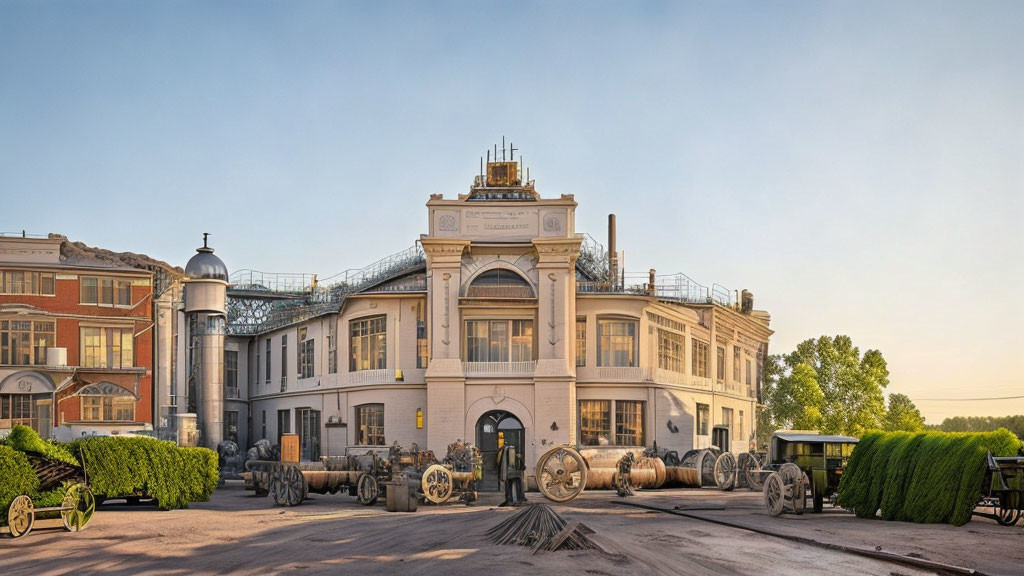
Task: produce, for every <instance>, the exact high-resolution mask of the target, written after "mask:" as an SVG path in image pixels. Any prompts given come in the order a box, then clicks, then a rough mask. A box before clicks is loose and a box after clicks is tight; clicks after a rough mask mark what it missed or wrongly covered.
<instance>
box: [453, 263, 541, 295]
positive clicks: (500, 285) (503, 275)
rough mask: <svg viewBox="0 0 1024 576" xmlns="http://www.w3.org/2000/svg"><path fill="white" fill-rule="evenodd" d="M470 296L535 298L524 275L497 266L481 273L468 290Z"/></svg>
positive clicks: (467, 293)
mask: <svg viewBox="0 0 1024 576" xmlns="http://www.w3.org/2000/svg"><path fill="white" fill-rule="evenodd" d="M466 296H468V297H470V298H533V289H532V288H531V287H530V283H529V282H527V281H526V280H524V279H523V277H522V276H520V275H518V274H516V273H515V272H512V271H511V270H504V269H501V268H497V269H495V270H488V271H487V272H484V273H483V274H480V275H479V276H477V277H476V278H475V279H473V283H472V284H470V285H469V288H468V289H467V290H466Z"/></svg>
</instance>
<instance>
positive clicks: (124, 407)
mask: <svg viewBox="0 0 1024 576" xmlns="http://www.w3.org/2000/svg"><path fill="white" fill-rule="evenodd" d="M78 395H79V399H80V401H81V406H82V420H92V421H101V422H132V421H134V420H135V396H133V395H132V393H131V392H128V391H127V390H125V389H124V388H121V387H119V386H115V385H113V384H111V383H109V382H100V383H98V384H90V385H88V386H86V387H85V388H82V390H81V391H80V392H79V393H78Z"/></svg>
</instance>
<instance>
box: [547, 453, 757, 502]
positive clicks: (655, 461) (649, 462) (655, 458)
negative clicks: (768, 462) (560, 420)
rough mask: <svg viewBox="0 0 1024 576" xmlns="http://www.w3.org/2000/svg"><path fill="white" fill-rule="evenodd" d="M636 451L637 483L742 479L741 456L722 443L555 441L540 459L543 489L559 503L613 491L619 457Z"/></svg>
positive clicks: (694, 484)
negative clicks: (674, 446) (663, 445)
mask: <svg viewBox="0 0 1024 576" xmlns="http://www.w3.org/2000/svg"><path fill="white" fill-rule="evenodd" d="M627 452H630V453H633V457H634V459H633V462H632V464H631V467H630V474H629V477H630V480H631V485H632V486H633V487H635V488H662V487H669V486H684V487H691V488H700V487H705V486H714V487H717V488H719V489H720V490H732V489H733V488H734V487H735V485H736V482H737V464H736V457H735V456H733V455H732V454H731V453H729V452H722V451H721V450H718V449H716V448H710V449H702V450H690V451H689V452H686V453H685V454H684V455H683V457H682V458H679V457H678V455H677V454H676V452H673V451H669V452H664V451H659V450H658V449H657V448H656V447H655V448H652V449H650V450H636V449H627V448H582V449H579V450H577V449H575V448H573V447H571V446H554V447H552V448H551V449H549V450H548V451H547V452H545V453H544V454H543V455H541V457H540V458H539V459H538V460H537V466H536V469H535V474H536V479H537V488H538V489H539V490H540V492H541V494H543V495H544V497H546V498H547V499H549V500H552V501H554V502H568V501H569V500H572V499H573V498H576V497H577V496H579V495H580V494H581V493H582V492H583V490H584V489H590V490H608V489H611V488H612V487H613V485H614V482H615V475H616V473H617V469H618V463H619V461H620V460H621V459H622V458H623V457H624V456H625V455H626V453H627Z"/></svg>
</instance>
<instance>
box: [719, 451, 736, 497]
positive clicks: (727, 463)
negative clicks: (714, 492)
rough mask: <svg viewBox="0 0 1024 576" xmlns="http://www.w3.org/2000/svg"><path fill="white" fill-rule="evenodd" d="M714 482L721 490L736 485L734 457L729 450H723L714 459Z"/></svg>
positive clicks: (730, 488) (729, 488)
mask: <svg viewBox="0 0 1024 576" xmlns="http://www.w3.org/2000/svg"><path fill="white" fill-rule="evenodd" d="M715 484H717V485H718V488H719V489H721V490H732V489H733V488H735V487H736V457H735V456H733V455H732V454H730V453H729V452H723V453H722V454H721V455H720V456H719V457H718V458H716V459H715Z"/></svg>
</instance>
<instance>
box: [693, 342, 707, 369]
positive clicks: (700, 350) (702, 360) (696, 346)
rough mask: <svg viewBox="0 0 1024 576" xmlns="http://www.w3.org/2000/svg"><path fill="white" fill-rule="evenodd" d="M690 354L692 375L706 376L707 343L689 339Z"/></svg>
mask: <svg viewBox="0 0 1024 576" xmlns="http://www.w3.org/2000/svg"><path fill="white" fill-rule="evenodd" d="M690 343H691V344H690V352H691V353H690V356H691V360H692V365H693V366H692V367H693V375H694V376H699V377H701V378H707V377H708V343H707V342H702V341H700V340H697V339H696V338H694V339H692V340H690Z"/></svg>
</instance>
